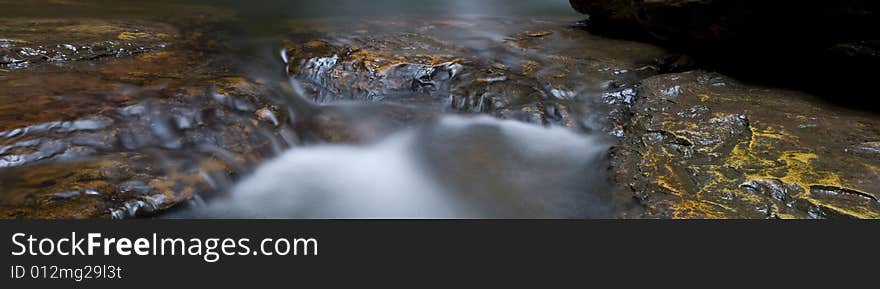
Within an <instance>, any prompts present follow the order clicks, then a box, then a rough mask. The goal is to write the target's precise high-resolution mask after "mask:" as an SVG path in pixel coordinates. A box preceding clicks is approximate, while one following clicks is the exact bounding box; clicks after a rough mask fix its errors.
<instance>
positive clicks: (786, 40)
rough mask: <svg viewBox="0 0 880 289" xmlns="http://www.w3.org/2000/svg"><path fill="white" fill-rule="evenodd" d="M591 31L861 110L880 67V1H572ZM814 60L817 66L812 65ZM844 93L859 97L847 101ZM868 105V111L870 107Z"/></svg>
mask: <svg viewBox="0 0 880 289" xmlns="http://www.w3.org/2000/svg"><path fill="white" fill-rule="evenodd" d="M571 3H572V6H573V7H574V8H575V9H577V10H578V11H581V12H583V13H586V14H589V16H590V19H589V22H590V24H589V26H590V27H591V28H590V29H591V31H594V32H599V33H606V34H615V35H618V36H624V37H630V38H633V37H635V38H638V39H644V37H643V36H644V35H647V38H649V39H652V40H653V41H656V42H660V43H663V44H664V45H666V46H668V47H672V48H673V49H675V50H679V51H681V52H684V53H688V54H691V55H692V56H693V57H694V59H695V60H696V62H697V63H698V64H699V65H700V66H701V67H703V68H708V69H713V70H722V71H724V72H725V73H726V74H729V75H734V76H737V77H740V78H742V79H746V80H749V81H753V82H760V83H769V84H773V85H782V86H787V87H794V88H799V89H806V90H810V91H811V92H817V93H820V95H821V96H827V97H828V98H829V99H831V100H833V101H836V102H841V103H844V104H850V105H853V106H854V107H857V108H863V107H861V106H859V105H858V104H859V102H860V100H861V98H859V97H857V96H856V95H860V94H862V93H869V92H870V91H872V90H873V87H872V86H871V84H870V83H871V81H872V80H871V77H869V76H866V74H865V73H863V72H864V71H873V70H874V69H875V67H876V66H877V64H880V42H878V41H880V31H878V30H877V29H875V28H874V27H880V15H878V13H880V2H877V1H868V0H846V1H741V0H654V1H642V0H571ZM805 63H808V64H809V65H805ZM841 95H853V96H851V97H847V98H843V97H841ZM863 109H864V108H863Z"/></svg>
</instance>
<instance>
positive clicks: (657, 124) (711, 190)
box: [612, 71, 880, 218]
mask: <svg viewBox="0 0 880 289" xmlns="http://www.w3.org/2000/svg"><path fill="white" fill-rule="evenodd" d="M632 113H633V114H632V118H631V119H630V121H629V123H628V124H626V125H625V129H624V132H625V136H624V138H623V139H622V142H621V144H620V146H619V147H618V148H616V149H615V151H614V153H613V156H612V159H613V160H612V167H613V170H614V171H615V175H616V181H617V182H618V184H620V186H621V190H622V191H623V192H625V193H630V194H634V196H636V198H637V199H638V200H639V201H640V202H641V203H642V204H643V205H644V209H645V210H644V211H643V212H639V213H634V214H633V215H632V216H635V217H664V218H666V217H669V218H763V217H767V218H836V217H848V218H880V202H878V199H880V170H878V168H880V158H878V154H877V151H876V150H874V149H875V148H876V144H875V142H876V140H878V139H880V118H878V117H876V116H875V115H872V114H868V113H861V112H854V111H849V110H845V109H840V108H834V107H830V106H827V104H822V102H819V101H817V100H816V99H815V98H814V97H811V96H809V95H806V94H803V93H799V92H793V91H787V90H782V89H771V88H765V87H759V86H754V85H747V84H742V83H739V82H737V81H734V80H731V79H730V78H728V77H725V76H722V75H719V74H715V73H707V72H701V71H693V72H687V73H679V74H666V75H659V76H655V77H651V78H648V79H646V80H644V81H643V82H642V84H641V86H640V88H639V90H638V96H637V101H636V103H635V105H634V106H633V107H632ZM844 128H845V129H844Z"/></svg>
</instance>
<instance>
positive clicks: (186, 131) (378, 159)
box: [0, 0, 877, 219]
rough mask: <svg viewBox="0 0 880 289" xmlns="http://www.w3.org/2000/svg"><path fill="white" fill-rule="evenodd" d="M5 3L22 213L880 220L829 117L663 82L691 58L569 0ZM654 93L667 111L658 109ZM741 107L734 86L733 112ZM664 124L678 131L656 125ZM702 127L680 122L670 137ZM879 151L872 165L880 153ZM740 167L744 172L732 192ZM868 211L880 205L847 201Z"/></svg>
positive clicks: (11, 158) (675, 80) (2, 146)
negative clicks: (780, 194) (635, 36)
mask: <svg viewBox="0 0 880 289" xmlns="http://www.w3.org/2000/svg"><path fill="white" fill-rule="evenodd" d="M0 5H2V6H4V7H7V9H6V10H7V11H10V12H8V13H4V15H3V16H0V188H2V191H0V218H27V219H45V218H49V219H54V218H64V219H67V218H112V219H125V218H139V217H149V218H614V217H697V218H702V217H709V216H717V217H760V216H780V215H782V214H783V213H785V214H789V212H788V211H786V210H791V212H790V214H791V216H794V217H828V216H836V215H835V214H843V215H846V214H850V215H858V214H862V212H876V210H875V209H877V208H876V207H877V204H876V198H874V199H871V196H872V195H871V194H867V193H861V192H860V191H859V190H856V189H853V187H857V186H862V185H864V186H867V187H870V186H873V184H874V183H870V182H873V181H871V180H873V179H872V178H867V179H866V180H867V181H865V182H863V183H859V184H854V185H851V184H853V183H846V182H845V181H840V180H847V179H849V178H850V175H840V176H838V175H833V176H832V175H830V174H824V173H823V172H819V170H822V169H823V168H826V167H827V166H825V165H824V164H821V165H816V166H815V167H813V166H812V165H813V164H814V163H817V162H819V161H825V160H829V159H828V158H824V157H823V156H824V155H821V154H819V155H817V154H816V153H813V151H815V150H812V149H811V148H813V147H823V148H824V147H827V146H828V145H826V144H824V143H813V142H814V141H813V140H807V138H803V139H804V140H805V141H801V138H788V136H790V135H799V134H800V133H801V132H799V131H798V132H794V133H784V132H778V131H780V130H785V129H789V128H791V129H796V128H793V127H800V129H801V130H803V129H804V128H805V126H804V125H807V124H811V123H812V122H810V123H800V122H804V121H813V120H820V119H822V118H816V117H812V116H802V117H799V118H797V121H799V123H796V124H792V125H789V124H788V123H787V122H786V120H782V118H780V116H779V115H777V114H774V113H772V112H773V111H776V110H775V109H773V107H774V105H775V104H773V103H771V104H761V105H764V106H765V107H768V109H767V111H768V113H764V112H762V110H761V108H756V109H755V110H754V111H751V110H748V112H747V114H748V115H744V114H737V113H741V112H739V111H738V110H739V109H740V108H743V107H748V105H749V104H753V103H755V101H752V100H748V101H746V102H744V103H746V104H740V103H738V102H737V101H739V100H740V98H743V97H748V96H749V95H751V94H753V93H754V92H755V91H759V90H758V89H757V88H752V87H749V86H745V85H742V84H739V83H737V82H736V81H735V80H731V79H727V78H725V77H723V76H720V75H714V74H710V73H707V72H699V71H698V72H692V73H690V74H687V73H685V74H669V75H666V77H668V78H663V79H661V80H659V82H658V80H656V79H658V77H655V76H656V75H658V74H660V73H661V71H660V70H661V69H660V68H658V66H657V63H658V59H663V58H664V57H666V56H667V55H669V52H667V51H666V50H665V49H663V48H660V47H658V46H654V45H652V44H646V43H639V42H633V41H626V40H617V39H610V38H606V37H602V36H597V35H594V34H591V33H589V32H587V31H585V30H584V25H585V24H584V22H582V21H581V20H583V19H584V18H585V17H584V16H583V15H580V14H577V13H576V12H574V11H573V10H572V9H571V7H570V6H569V3H568V1H566V0H555V1H538V0H530V1H515V2H514V1H500V0H482V1H465V0H460V1H442V2H438V1H403V0H382V1H348V0H326V1H318V2H316V1H256V2H252V1H249V2H247V3H245V2H242V1H219V2H218V1H211V2H207V1H198V0H191V1H150V2H148V3H145V2H142V1H102V0H81V1H80V0H65V1H25V2H21V1H0ZM688 81H690V82H688ZM643 84H647V85H643ZM740 87H743V88H740ZM722 89H729V90H722ZM739 91H749V93H746V94H744V93H739ZM642 94H644V95H649V98H644V101H643V102H642V104H640V105H641V106H639V104H637V100H638V99H639V97H640V96H639V95H642ZM718 94H721V95H732V96H729V97H727V96H725V97H723V99H725V100H726V101H727V102H724V103H721V104H718V105H715V104H713V103H712V101H714V100H715V99H722V98H715V96H716V95H718ZM771 94H775V95H780V97H781V98H785V97H789V96H790V97H791V99H797V101H790V102H787V104H786V105H787V106H788V107H792V108H799V107H809V109H807V108H804V109H802V110H800V111H809V112H816V113H817V114H820V115H826V116H829V115H830V116H829V119H833V121H829V123H830V122H838V121H839V122H846V121H847V119H846V117H849V118H856V117H860V118H859V119H858V120H857V121H860V122H863V123H871V122H874V121H876V118H875V117H873V116H861V115H859V114H853V113H849V112H846V111H839V112H838V111H836V110H833V109H829V108H827V107H826V106H824V105H818V104H815V103H817V102H815V101H806V102H800V101H801V100H802V99H809V98H808V97H802V96H800V95H799V94H796V93H792V92H786V91H783V92H771ZM710 96H711V97H710ZM764 99H769V98H764ZM655 102H656V103H655ZM780 103H782V102H780ZM679 104H681V105H685V104H687V105H688V106H686V107H685V106H683V107H678V106H677V105H679ZM814 105H815V107H816V108H813V107H814ZM634 107H635V108H634ZM780 107H782V106H781V105H780ZM679 111H680V112H679ZM727 111H730V112H729V113H727ZM826 111H831V112H828V113H826ZM673 112H675V114H673ZM795 113H797V112H795ZM643 114H644V115H647V116H642V115H643ZM633 115H635V117H633ZM837 115H842V116H844V119H841V118H839V117H837ZM789 116H791V117H794V116H793V115H786V116H785V117H789ZM663 117H668V118H670V120H668V121H662V122H658V123H656V124H655V123H652V122H651V121H653V120H659V119H662V118H663ZM762 117H764V119H767V120H769V121H765V120H764V119H762ZM811 117H812V118H811ZM681 119H684V123H685V124H686V125H682V126H680V127H679V126H676V127H679V128H678V129H679V130H672V129H668V130H665V128H664V126H668V125H677V124H678V123H679V122H678V121H680V120H681ZM777 120H779V123H781V124H782V125H781V126H774V125H775V124H776V121H777ZM694 123H697V124H701V125H694ZM702 124H709V125H702ZM798 125H800V126H798ZM815 127H817V126H810V127H806V128H807V129H812V128H815ZM870 127H871V126H869V125H868V126H866V130H868V129H870ZM819 128H820V129H824V128H822V127H821V126H819ZM702 130H710V131H707V132H703V131H702ZM830 131H833V130H830ZM803 133H804V134H807V135H809V134H811V133H810V132H806V131H804V132H803ZM859 133H862V134H865V135H870V134H872V133H873V132H870V131H865V132H859ZM767 135H770V136H774V135H778V137H774V138H773V139H772V140H773V141H774V142H773V143H769V142H768V143H767V146H768V147H770V149H768V151H776V150H777V149H776V148H774V147H773V146H780V145H781V144H780V142H779V140H788V139H791V140H792V141H793V142H792V143H790V144H789V143H784V144H785V145H786V146H787V147H786V150H785V152H786V155H785V156H779V157H778V160H769V161H764V160H763V159H759V158H768V157H769V156H765V155H763V154H760V153H759V152H756V153H755V154H742V152H741V151H742V150H736V149H729V148H733V147H738V146H739V147H743V146H745V144H743V143H747V144H748V145H747V146H748V149H753V148H761V147H760V145H762V144H763V143H761V142H760V141H761V139H759V138H760V137H763V136H767ZM841 139H847V138H835V139H832V140H841ZM849 139H852V138H849ZM862 142H864V143H865V144H867V146H866V145H865V144H862V146H866V147H867V148H866V150H869V149H871V148H872V147H871V146H870V145H871V144H873V143H872V142H868V141H867V140H866V141H860V142H859V143H862ZM756 144H757V145H758V146H757V147H756V146H755V145H756ZM655 145H656V148H657V149H654V148H655ZM830 145H831V146H832V147H837V146H838V145H840V146H845V145H849V144H838V143H833V144H830ZM856 145H858V143H857V144H856ZM701 146H706V148H705V149H704V148H702V147H701ZM716 150H717V151H716ZM804 150H807V151H804ZM780 151H781V149H780ZM802 151H803V152H802ZM847 152H848V151H847ZM667 153H668V154H670V155H671V156H669V159H666V155H665V154H667ZM703 153H705V154H706V155H708V156H707V157H706V158H704V159H701V157H702V156H703V155H702V154H703ZM747 153H749V152H747ZM737 154H739V155H737ZM864 154H870V151H865V152H864ZM728 155H729V156H728ZM814 156H815V157H814ZM747 157H749V158H752V159H747V160H748V161H752V162H754V163H756V164H768V166H769V165H773V167H772V168H773V169H774V170H775V171H773V172H771V173H768V174H769V175H772V176H773V177H776V178H777V179H767V177H766V175H768V174H764V173H760V174H759V173H753V174H750V173H749V172H750V171H749V170H752V168H749V167H745V166H742V165H740V164H741V163H742V162H743V161H741V160H742V159H743V158H747ZM834 157H835V158H836V159H832V160H833V161H834V163H832V164H831V166H835V165H837V164H848V165H849V166H851V167H846V168H845V169H846V170H847V171H849V172H855V173H854V175H855V176H858V173H857V172H859V171H860V170H862V169H863V168H861V167H855V166H856V165H859V164H860V163H852V162H849V163H848V162H837V160H838V159H841V160H843V159H845V158H846V157H845V156H841V157H840V158H837V155H834ZM862 157H864V160H865V162H868V163H867V164H866V167H865V168H871V167H872V166H870V165H869V164H870V163H872V162H873V160H872V156H871V155H864V156H862ZM654 158H657V161H655V159H654ZM691 158H694V159H695V160H697V161H696V164H694V163H690V159H691ZM811 158H812V159H811ZM814 159H815V161H813V160H814ZM725 160H727V161H726V162H725ZM859 160H862V159H859ZM795 161H803V162H808V163H806V164H799V163H795ZM716 162H720V164H717V165H716ZM780 164H781V165H780ZM700 165H706V166H707V167H706V168H703V167H699V166H700ZM655 166H656V168H655ZM679 167H680V168H679ZM795 167H796V168H797V169H802V168H806V169H804V170H801V171H794V170H793V169H789V168H795ZM655 169H656V170H659V171H657V172H656V173H655ZM780 169H782V170H781V173H780V171H779V170H780ZM667 170H668V171H667ZM723 170H728V171H723ZM729 170H734V171H736V173H737V174H733V173H730V172H729ZM761 172H763V171H761ZM801 172H803V173H804V174H805V177H801V176H798V177H786V176H785V174H793V173H801ZM701 174H703V175H701ZM704 175H707V176H704ZM720 175H726V176H729V178H730V180H729V182H728V181H725V182H720V181H717V180H714V179H713V178H715V177H717V176H720ZM780 175H782V176H783V177H779V176H780ZM681 176H684V177H682V178H683V179H685V180H684V181H680V182H678V181H677V180H678V179H676V178H679V177H681ZM687 176H691V177H690V178H688V177H687ZM670 179H672V180H673V181H669V180H670ZM813 179H817V180H818V181H816V183H810V182H812V181H813ZM643 180H644V181H645V182H643ZM832 181H833V182H832ZM777 183H780V185H774V184H777ZM789 183H791V184H789ZM643 184H644V186H643ZM722 186H723V187H722ZM795 187H798V188H801V189H800V192H802V191H804V190H805V189H804V188H806V190H807V191H809V190H810V189H811V188H814V191H815V193H814V194H820V193H821V194H822V196H820V197H817V196H818V195H817V196H811V195H809V194H802V195H800V196H801V197H804V199H803V200H801V201H803V203H796V202H794V201H792V202H789V203H785V202H788V201H789V200H788V199H786V200H785V201H779V202H780V203H778V204H776V203H773V202H776V201H773V200H775V199H774V198H773V196H775V195H774V194H775V193H774V192H776V191H774V190H787V189H786V188H791V189H788V190H789V191H791V192H795V189H793V188H795ZM700 188H712V190H709V191H706V190H705V189H700ZM780 188H781V189H780ZM626 190H634V192H629V191H626ZM742 190H744V191H742ZM686 191H687V192H690V191H694V193H687V192H686ZM733 191H736V192H733ZM826 192H830V193H826ZM808 193H809V192H808ZM831 193H834V194H835V195H834V196H861V197H860V198H850V199H845V200H844V199H839V198H838V197H834V196H831ZM752 195H756V196H758V197H752ZM828 196H831V197H828ZM797 198H800V197H797V196H796V197H795V199H797ZM848 198H849V197H848ZM866 198H867V199H866ZM797 200H799V199H797ZM866 200H867V201H866ZM870 200H874V202H870ZM841 202H843V204H842V205H841ZM800 204H803V206H801V205H800ZM848 206H865V208H867V209H864V210H862V209H858V210H852V211H847V210H846V209H841V208H849V207H848ZM859 208H861V207H859ZM774 210H775V211H774ZM829 212H831V213H829ZM786 216H788V215H786Z"/></svg>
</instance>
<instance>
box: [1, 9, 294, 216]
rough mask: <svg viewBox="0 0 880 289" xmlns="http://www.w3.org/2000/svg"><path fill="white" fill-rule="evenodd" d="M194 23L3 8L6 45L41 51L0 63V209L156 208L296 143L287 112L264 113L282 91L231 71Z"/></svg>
mask: <svg viewBox="0 0 880 289" xmlns="http://www.w3.org/2000/svg"><path fill="white" fill-rule="evenodd" d="M120 19H121V18H120ZM187 19H190V20H181V19H177V20H175V21H196V20H192V19H191V18H187ZM198 19H201V18H198ZM190 24H192V23H190ZM192 27H196V28H204V27H211V26H210V25H205V26H202V25H194V26H192ZM192 27H188V28H187V30H186V31H188V32H187V33H186V34H183V33H180V32H178V29H177V27H172V26H171V25H168V24H163V23H159V22H153V21H147V20H134V19H126V20H89V19H88V18H86V19H41V18H34V19H25V18H21V19H18V18H16V19H7V18H4V19H0V35H2V37H3V38H4V40H2V41H0V54H2V53H6V54H2V55H6V56H8V57H7V58H9V57H19V56H18V55H19V54H20V52H22V51H24V52H28V51H33V50H40V51H41V52H40V53H39V54H40V55H36V54H35V55H33V56H34V57H33V58H27V59H26V61H27V62H15V64H16V65H14V66H6V67H0V186H2V187H4V188H6V189H4V190H2V191H0V218H28V219H59V218H61V219H70V218H121V217H125V218H128V217H145V216H152V215H155V214H160V213H162V212H164V211H167V210H169V209H172V208H175V207H177V206H180V205H184V204H187V203H189V202H190V201H191V200H194V199H201V198H203V197H204V198H209V197H211V196H213V195H215V194H219V193H222V190H223V189H224V188H225V187H226V186H227V184H228V183H229V182H230V181H231V180H232V179H234V178H235V177H236V176H237V175H239V174H243V173H246V172H247V169H248V168H249V167H252V166H254V165H255V164H256V163H257V162H258V161H259V160H261V159H264V158H266V157H269V156H271V155H273V154H274V153H277V152H279V151H280V150H282V149H283V148H285V147H286V146H289V145H290V142H289V141H288V140H289V139H291V137H283V136H282V133H281V132H280V131H281V130H283V129H285V128H283V127H282V126H283V125H284V124H285V123H287V122H288V117H287V115H286V112H283V111H277V110H276V113H275V114H273V115H272V117H271V118H267V119H269V120H270V121H263V120H261V119H260V117H259V116H258V115H257V108H258V107H261V108H267V109H275V108H277V105H278V104H279V101H280V100H278V99H274V98H273V97H274V96H275V95H277V94H276V93H271V92H269V91H267V89H268V88H266V86H265V85H264V83H265V82H261V81H258V80H255V79H247V78H244V77H238V76H235V74H233V73H230V71H232V68H231V66H232V65H231V64H229V63H228V62H225V61H223V60H221V58H220V57H219V56H218V54H217V53H216V52H215V51H212V50H211V49H212V48H211V47H210V45H209V44H210V43H211V41H209V40H208V39H206V38H204V37H203V36H202V35H203V33H200V32H198V31H191V30H189V29H193V28H192ZM7 37H8V38H9V39H6V38H7ZM10 39H11V40H10ZM66 44H70V46H68V45H66ZM73 48H76V51H74V50H73ZM56 53H63V54H64V57H57V58H53V57H52V55H56ZM135 54H136V55H135ZM10 55H11V56H10ZM47 55H48V57H43V56H47ZM119 56H126V57H119ZM16 59H18V58H16ZM23 63H27V64H28V65H20V64H23ZM51 63H54V64H57V65H53V64H51ZM6 64H10V63H6ZM218 95H220V96H218ZM261 115H263V116H264V118H265V117H267V114H266V113H265V112H264V113H262V114H261ZM288 130H289V129H288Z"/></svg>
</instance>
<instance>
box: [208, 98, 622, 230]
mask: <svg viewBox="0 0 880 289" xmlns="http://www.w3.org/2000/svg"><path fill="white" fill-rule="evenodd" d="M607 148H608V146H607V144H606V143H604V142H603V141H602V140H601V139H600V138H598V137H596V136H589V135H581V134H576V133H574V132H572V131H570V130H568V129H565V128H545V127H541V126H535V125H530V124H525V123H520V122H515V121H505V120H497V119H493V118H490V117H485V116H483V117H460V116H447V117H443V118H441V119H440V120H439V121H437V122H435V123H433V124H429V125H426V126H422V127H417V128H411V129H407V130H404V131H401V132H398V133H396V134H393V135H391V136H389V137H387V138H386V139H384V140H381V141H379V142H377V143H373V144H369V145H361V146H358V145H316V146H310V147H298V148H294V149H291V150H289V151H287V152H285V153H284V154H283V155H281V156H280V157H278V158H276V159H274V160H271V161H269V162H266V163H265V164H263V165H262V166H261V167H259V168H258V169H257V170H256V171H255V172H254V173H253V174H252V175H251V176H249V177H246V178H245V179H243V180H242V181H241V182H240V183H238V184H237V185H236V186H234V188H233V189H232V192H231V194H230V195H229V196H228V197H225V198H221V199H217V200H214V201H212V202H209V204H208V205H207V206H206V207H201V208H197V209H195V211H194V212H192V213H193V214H194V215H195V216H197V217H207V218H210V217H218V218H536V217H537V218H582V217H610V212H611V208H610V205H608V203H609V201H608V200H607V198H605V197H603V195H602V194H603V192H605V191H606V190H605V189H604V186H605V179H604V177H603V176H602V174H601V173H597V172H602V171H604V167H603V166H602V158H603V157H604V155H605V152H606V151H607Z"/></svg>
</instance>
